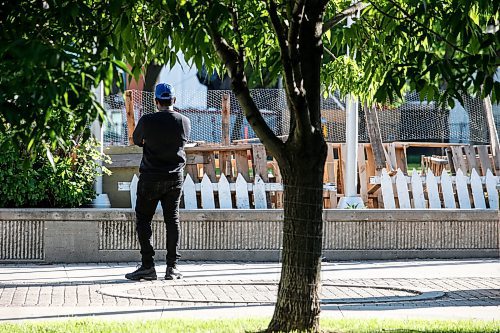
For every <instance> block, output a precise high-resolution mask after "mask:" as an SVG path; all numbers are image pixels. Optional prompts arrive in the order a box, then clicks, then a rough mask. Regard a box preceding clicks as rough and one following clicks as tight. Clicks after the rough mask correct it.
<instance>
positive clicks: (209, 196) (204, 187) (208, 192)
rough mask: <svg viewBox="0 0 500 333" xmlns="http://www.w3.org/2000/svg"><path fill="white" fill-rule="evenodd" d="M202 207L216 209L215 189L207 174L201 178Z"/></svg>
mask: <svg viewBox="0 0 500 333" xmlns="http://www.w3.org/2000/svg"><path fill="white" fill-rule="evenodd" d="M201 207H202V208H203V209H215V200H214V189H213V187H212V182H211V181H210V179H209V178H208V176H207V175H206V174H205V175H204V176H203V179H202V180H201Z"/></svg>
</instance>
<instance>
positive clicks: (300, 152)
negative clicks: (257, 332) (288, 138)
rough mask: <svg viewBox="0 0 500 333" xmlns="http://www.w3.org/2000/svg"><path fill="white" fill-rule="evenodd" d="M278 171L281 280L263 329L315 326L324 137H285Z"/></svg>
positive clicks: (313, 329) (312, 328)
mask: <svg viewBox="0 0 500 333" xmlns="http://www.w3.org/2000/svg"><path fill="white" fill-rule="evenodd" d="M286 150H287V157H286V161H282V162H281V163H280V162H278V163H280V165H279V166H280V171H281V174H282V176H283V183H284V187H285V192H284V203H285V204H284V207H285V208H284V210H285V211H284V213H285V217H284V222H283V252H282V269H281V280H280V283H279V288H278V300H277V303H276V306H275V310H274V315H273V319H272V320H271V322H270V324H269V327H268V329H267V331H268V332H276V331H280V332H281V331H282V332H290V331H295V330H297V331H301V332H302V331H307V332H319V314H320V302H319V301H320V299H319V288H320V270H321V251H322V231H323V219H322V212H323V169H324V164H325V160H326V143H325V141H324V139H323V137H322V136H321V133H318V135H314V137H313V138H312V139H311V140H310V142H307V143H304V142H301V143H298V144H297V143H296V142H287V147H286Z"/></svg>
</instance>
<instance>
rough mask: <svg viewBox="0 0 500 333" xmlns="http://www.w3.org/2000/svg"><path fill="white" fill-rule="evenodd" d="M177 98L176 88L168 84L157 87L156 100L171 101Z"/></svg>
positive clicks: (160, 84)
mask: <svg viewBox="0 0 500 333" xmlns="http://www.w3.org/2000/svg"><path fill="white" fill-rule="evenodd" d="M174 96H175V92H174V87H172V86H171V85H170V84H168V83H158V84H157V85H156V87H155V98H156V99H159V100H160V101H168V100H171V99H172V97H174Z"/></svg>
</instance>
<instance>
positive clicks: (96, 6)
mask: <svg viewBox="0 0 500 333" xmlns="http://www.w3.org/2000/svg"><path fill="white" fill-rule="evenodd" d="M117 11H120V8H119V6H118V7H117V3H116V2H115V4H114V6H109V5H108V4H107V3H106V2H104V1H62V0H47V1H35V0H33V1H2V3H1V7H0V25H1V26H2V29H0V39H1V41H2V42H1V43H0V71H1V72H2V75H1V76H0V131H2V132H5V131H8V132H10V133H11V134H12V136H13V140H12V142H10V143H6V144H12V143H13V144H18V145H22V146H23V147H24V148H27V149H28V150H29V151H35V150H39V149H45V148H48V147H50V148H51V149H54V148H55V147H60V148H65V147H68V146H71V145H72V142H74V141H79V138H82V137H88V136H89V130H88V127H89V124H90V123H91V122H92V121H93V120H94V119H96V117H97V115H98V112H99V110H100V106H99V105H98V103H96V101H95V98H94V94H93V90H92V88H93V87H97V85H98V84H99V82H100V81H101V80H102V81H104V83H105V85H106V88H107V89H109V87H110V86H111V83H112V82H113V78H120V76H119V75H118V73H117V69H119V68H126V66H125V64H124V63H123V62H122V61H121V59H122V53H121V52H119V51H118V50H117V49H116V48H115V47H114V46H113V44H112V43H111V42H110V40H109V37H110V36H111V32H112V31H114V27H115V26H114V25H113V23H114V22H113V21H112V20H110V17H112V16H113V15H117V14H116V12H117ZM108 91H109V90H108ZM101 118H102V114H101Z"/></svg>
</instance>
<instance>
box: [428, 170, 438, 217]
mask: <svg viewBox="0 0 500 333" xmlns="http://www.w3.org/2000/svg"><path fill="white" fill-rule="evenodd" d="M425 183H426V184H425V185H426V190H427V197H428V198H429V208H441V200H440V199H439V190H438V185H437V180H436V177H435V176H434V173H433V172H432V170H429V172H428V173H427V175H426V177H425Z"/></svg>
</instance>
